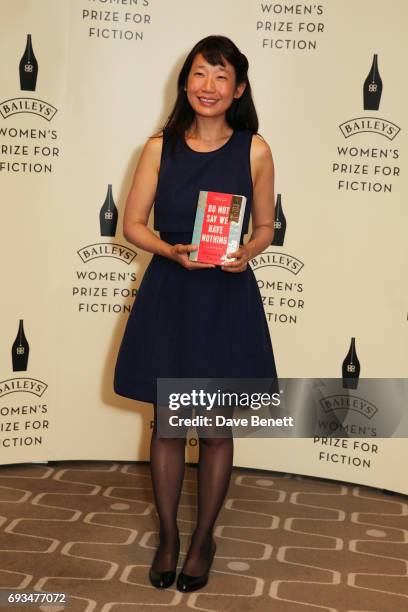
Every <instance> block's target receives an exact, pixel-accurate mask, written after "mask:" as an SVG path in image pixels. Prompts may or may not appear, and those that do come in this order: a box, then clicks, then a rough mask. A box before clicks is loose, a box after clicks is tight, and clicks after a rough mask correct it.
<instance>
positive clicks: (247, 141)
mask: <svg viewBox="0 0 408 612" xmlns="http://www.w3.org/2000/svg"><path fill="white" fill-rule="evenodd" d="M251 141H252V133H251V132H250V131H249V130H235V131H234V132H233V134H232V136H231V137H230V139H229V140H228V141H227V142H226V143H225V144H224V145H223V146H222V147H221V148H219V149H217V150H215V151H210V152H198V151H194V150H193V149H191V148H190V147H189V146H188V145H187V143H186V142H185V140H184V139H181V140H180V141H179V142H178V143H177V144H178V148H177V150H176V152H175V153H174V154H172V152H171V150H170V143H169V141H168V139H167V137H166V135H165V136H164V142H163V148H162V157H161V163H160V171H159V177H158V185H157V191H156V198H155V204H154V217H155V221H154V229H155V230H158V231H159V232H160V238H162V239H163V240H165V241H166V242H168V243H170V244H177V243H181V244H190V243H191V238H192V234H193V226H194V219H195V213H196V207H197V201H198V193H199V191H200V190H202V191H218V192H222V193H235V194H240V195H244V196H246V197H247V206H246V211H245V216H244V223H243V231H242V234H246V233H247V232H248V222H249V216H250V211H251V205H252V179H251V168H250V157H249V154H250V147H251ZM242 242H243V240H242V238H241V244H242ZM276 376H277V374H276V369H275V360H274V355H273V350H272V344H271V339H270V335H269V329H268V324H267V321H266V317H265V312H264V308H263V304H262V299H261V295H260V292H259V288H258V285H257V282H256V279H255V275H254V273H253V271H252V269H251V268H250V266H249V265H248V266H247V269H246V270H245V271H244V272H226V271H224V270H222V269H221V267H219V266H216V267H215V268H203V269H200V270H187V269H186V268H184V267H183V266H181V265H180V264H179V263H177V262H175V261H173V260H170V259H168V258H167V257H163V256H161V255H153V257H152V259H151V261H150V263H149V265H148V267H147V269H146V272H145V274H144V277H143V279H142V282H141V284H140V287H139V291H138V293H137V296H136V298H135V301H134V303H133V306H132V309H131V312H130V314H129V318H128V321H127V324H126V328H125V332H124V335H123V339H122V342H121V345H120V349H119V353H118V356H117V362H116V368H115V374H114V390H115V392H116V393H117V394H119V395H122V396H125V397H129V398H132V399H136V400H141V401H144V402H150V403H155V402H156V379H157V378H160V377H164V378H276Z"/></svg>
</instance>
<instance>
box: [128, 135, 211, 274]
mask: <svg viewBox="0 0 408 612" xmlns="http://www.w3.org/2000/svg"><path fill="white" fill-rule="evenodd" d="M162 146H163V137H157V138H149V139H148V140H147V142H146V144H145V146H144V147H143V151H142V154H141V156H140V159H139V162H138V164H137V166H136V170H135V173H134V176H133V183H132V187H131V189H130V191H129V195H128V197H127V200H126V206H125V213H124V217H123V235H124V236H125V238H126V240H128V241H129V242H131V243H132V244H134V245H135V246H137V247H139V248H140V249H143V250H144V251H147V252H149V253H155V254H157V255H163V256H164V257H168V258H169V259H173V260H174V261H177V262H178V263H179V264H181V265H182V266H183V267H184V268H187V269H188V270H196V269H199V268H214V265H213V264H204V263H199V262H195V261H190V259H189V256H188V254H189V252H190V251H194V250H196V249H197V247H196V246H193V245H187V244H174V245H173V244H169V243H168V242H165V241H164V240H162V239H161V238H159V237H158V236H156V234H154V232H152V230H151V229H150V228H148V227H147V223H148V221H149V215H150V211H151V209H152V206H153V203H154V200H155V197H156V190H157V182H158V176H159V169H160V159H161V151H162Z"/></svg>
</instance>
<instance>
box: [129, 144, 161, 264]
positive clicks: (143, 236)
mask: <svg viewBox="0 0 408 612" xmlns="http://www.w3.org/2000/svg"><path fill="white" fill-rule="evenodd" d="M162 144H163V138H149V139H148V140H147V141H146V144H145V146H144V147H143V151H142V154H141V156H140V158H139V161H138V164H137V166H136V169H135V172H134V175H133V182H132V186H131V188H130V191H129V194H128V197H127V200H126V206H125V212H124V216H123V235H124V237H125V238H126V240H128V241H129V242H131V243H132V244H134V245H135V246H137V247H139V248H140V249H143V250H144V251H148V252H149V253H156V254H158V255H164V256H165V257H169V256H170V245H169V244H168V243H167V242H165V241H164V240H161V239H160V238H159V237H158V236H156V234H154V233H153V232H152V230H151V229H149V228H148V227H147V223H148V221H149V216H150V211H151V209H152V206H153V203H154V198H155V195H156V189H157V180H158V175H159V168H160V157H161V150H162Z"/></svg>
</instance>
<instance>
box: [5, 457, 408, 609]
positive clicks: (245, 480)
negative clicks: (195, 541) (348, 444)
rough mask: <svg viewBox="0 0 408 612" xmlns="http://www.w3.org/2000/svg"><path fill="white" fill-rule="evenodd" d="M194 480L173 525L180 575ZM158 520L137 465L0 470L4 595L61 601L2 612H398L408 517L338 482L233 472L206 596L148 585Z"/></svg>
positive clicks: (387, 500)
mask: <svg viewBox="0 0 408 612" xmlns="http://www.w3.org/2000/svg"><path fill="white" fill-rule="evenodd" d="M195 517H196V466H195V465H192V464H187V465H186V472H185V479H184V483H183V492H182V496H181V500H180V506H179V512H178V524H179V529H180V536H181V552H180V558H179V569H180V568H181V566H182V563H183V559H184V556H185V554H186V551H187V549H188V545H189V536H190V534H191V533H192V531H193V529H194V525H195ZM157 528H158V523H157V515H156V511H155V507H154V503H153V494H152V489H151V480H150V467H149V464H148V463H145V462H134V463H129V462H109V461H60V462H53V463H52V464H17V465H6V466H0V592H1V591H2V590H19V591H26V592H53V593H61V592H63V593H67V594H68V595H69V601H68V604H67V605H66V606H61V605H57V604H53V605H50V604H48V605H42V606H41V605H38V604H31V605H19V606H12V607H11V606H10V607H7V608H5V607H3V608H2V609H7V610H8V612H12V611H13V610H14V611H18V612H20V611H21V612H27V611H29V610H42V611H43V612H59V611H63V610H66V611H68V610H69V612H142V611H146V612H147V611H148V612H163V610H164V609H165V608H169V609H170V610H172V611H173V610H174V612H179V611H182V610H186V611H187V610H188V611H191V610H200V611H204V612H221V611H226V610H228V611H234V612H236V611H240V610H242V611H246V612H250V611H253V610H257V611H259V612H268V611H271V612H309V611H310V612H407V611H408V503H407V498H406V496H404V495H401V494H389V493H387V492H384V491H382V490H379V489H373V488H370V487H366V486H360V485H358V486H357V485H354V484H349V483H344V482H338V481H334V480H324V479H321V478H314V477H308V476H297V475H292V474H285V473H281V472H269V471H268V472H266V471H260V470H252V469H243V468H234V470H233V474H232V477H231V484H230V488H229V492H228V495H227V498H226V500H225V503H224V506H223V508H222V511H221V513H220V515H219V517H218V520H217V523H216V529H215V539H216V542H217V552H216V556H215V559H214V563H213V566H212V570H211V573H210V579H209V582H208V584H207V586H206V587H205V588H204V589H201V590H199V591H196V592H193V593H185V594H183V593H179V592H178V591H177V590H176V589H175V585H173V587H172V588H170V589H166V590H157V589H155V588H154V587H153V586H151V585H150V582H149V580H148V570H149V567H150V564H151V561H152V558H153V554H154V551H155V548H156V546H157V542H158V540H157V535H158V534H157Z"/></svg>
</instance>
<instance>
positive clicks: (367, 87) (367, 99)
mask: <svg viewBox="0 0 408 612" xmlns="http://www.w3.org/2000/svg"><path fill="white" fill-rule="evenodd" d="M382 88H383V84H382V79H381V76H380V73H379V71H378V55H377V54H376V53H375V54H374V57H373V63H372V64H371V69H370V72H369V73H368V76H367V78H366V80H365V81H364V86H363V98H364V110H378V109H379V107H380V100H381V94H382Z"/></svg>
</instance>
